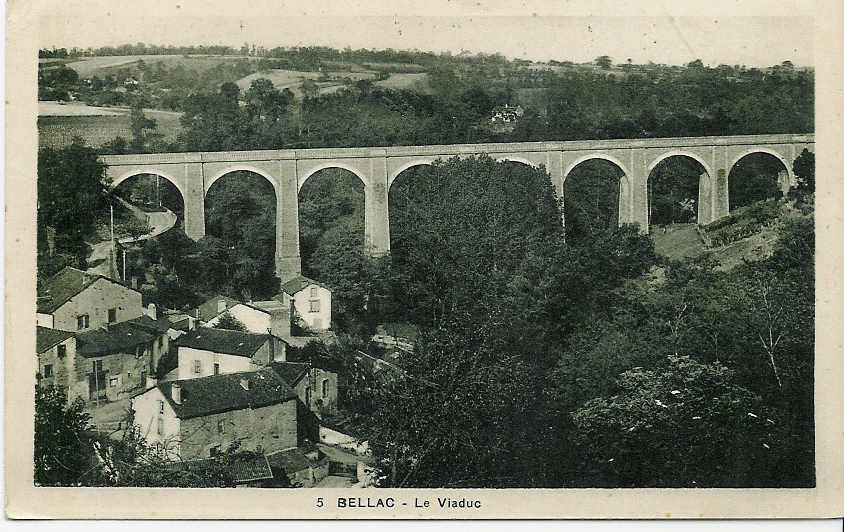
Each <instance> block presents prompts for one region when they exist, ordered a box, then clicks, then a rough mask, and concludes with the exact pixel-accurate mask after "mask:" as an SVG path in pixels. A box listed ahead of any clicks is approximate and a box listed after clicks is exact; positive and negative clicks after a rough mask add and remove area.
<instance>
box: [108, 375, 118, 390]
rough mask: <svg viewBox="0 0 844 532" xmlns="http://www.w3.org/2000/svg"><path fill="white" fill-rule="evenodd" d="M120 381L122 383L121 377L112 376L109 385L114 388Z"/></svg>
mask: <svg viewBox="0 0 844 532" xmlns="http://www.w3.org/2000/svg"><path fill="white" fill-rule="evenodd" d="M119 383H120V379H118V378H117V377H111V378H109V379H108V385H109V386H111V387H112V388H114V387H115V386H117V385H118V384H119Z"/></svg>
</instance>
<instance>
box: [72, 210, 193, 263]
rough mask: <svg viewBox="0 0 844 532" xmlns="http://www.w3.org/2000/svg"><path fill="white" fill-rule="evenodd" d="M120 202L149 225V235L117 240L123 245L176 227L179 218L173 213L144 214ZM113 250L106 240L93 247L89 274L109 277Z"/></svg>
mask: <svg viewBox="0 0 844 532" xmlns="http://www.w3.org/2000/svg"><path fill="white" fill-rule="evenodd" d="M117 201H119V202H120V203H121V204H122V205H123V206H124V207H126V208H127V209H128V210H129V211H130V212H131V213H132V214H133V215H134V216H135V217H136V218H138V219H139V220H146V221H147V223H148V225H149V229H150V231H149V233H147V234H145V235H142V236H140V237H137V238H133V237H128V236H127V237H123V238H119V237H118V239H117V241H118V242H119V243H121V244H131V243H133V242H140V241H141V240H146V239H148V238H152V237H155V236H158V235H160V234H161V233H164V232H165V231H168V230H170V229H172V228H173V226H175V225H176V221H177V217H176V214H175V213H174V212H173V211H170V210H166V211H164V212H144V211H142V210H141V209H139V208H138V207H136V206H135V205H132V204H131V203H129V202H128V201H126V200H124V199H123V198H120V197H118V198H117ZM110 250H111V242H109V241H108V240H104V241H102V242H98V243H96V244H94V245H92V246H91V255H90V256H89V257H88V264H94V266H92V267H90V268H88V273H94V274H99V275H109V263H108V257H109V251H110Z"/></svg>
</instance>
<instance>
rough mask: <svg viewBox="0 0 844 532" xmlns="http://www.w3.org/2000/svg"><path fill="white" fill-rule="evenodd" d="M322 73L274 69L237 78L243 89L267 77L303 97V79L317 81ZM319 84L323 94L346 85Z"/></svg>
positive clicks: (364, 75)
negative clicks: (301, 87)
mask: <svg viewBox="0 0 844 532" xmlns="http://www.w3.org/2000/svg"><path fill="white" fill-rule="evenodd" d="M320 75H321V73H320V72H303V71H298V70H281V69H274V70H270V71H265V72H256V73H254V74H250V75H248V76H246V77H245V78H240V79H239V80H237V86H238V87H240V89H241V90H246V89H248V88H249V85H250V84H251V83H252V81H253V80H256V79H259V78H265V79H268V80H270V81H272V83H273V85H274V86H275V88H276V89H278V90H284V89H290V90H291V91H293V94H295V95H296V97H297V98H301V97H302V91H301V90H300V88H299V86H300V85H301V84H302V81H304V80H306V79H312V80H314V81H316V80H317V79H318V78H319V77H320ZM326 75H327V76H328V77H330V78H335V79H336V78H339V79H342V78H349V79H351V80H353V81H358V80H361V79H372V78H374V77H375V73H374V72H345V71H340V72H326ZM317 85H318V86H319V91H320V93H322V94H327V93H330V92H334V91H336V90H339V89H340V88H341V87H343V86H344V85H343V83H342V82H340V81H319V82H317Z"/></svg>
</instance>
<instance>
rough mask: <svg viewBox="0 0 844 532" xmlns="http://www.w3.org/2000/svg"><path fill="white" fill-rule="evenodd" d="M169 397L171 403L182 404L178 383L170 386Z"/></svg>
mask: <svg viewBox="0 0 844 532" xmlns="http://www.w3.org/2000/svg"><path fill="white" fill-rule="evenodd" d="M170 396H171V397H172V398H173V402H174V403H176V404H177V405H180V404H182V385H181V384H179V383H178V382H173V383H172V384H171V385H170Z"/></svg>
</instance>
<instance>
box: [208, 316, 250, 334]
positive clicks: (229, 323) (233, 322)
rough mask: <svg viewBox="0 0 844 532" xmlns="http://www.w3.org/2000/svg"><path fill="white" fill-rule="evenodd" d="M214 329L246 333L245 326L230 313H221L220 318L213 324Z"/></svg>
mask: <svg viewBox="0 0 844 532" xmlns="http://www.w3.org/2000/svg"><path fill="white" fill-rule="evenodd" d="M214 328H215V329H227V330H229V331H241V332H246V330H247V329H246V325H244V323H243V322H242V321H240V320H239V319H237V318H236V317H235V316H233V315H232V313H231V312H228V311H226V312H223V313H222V314H220V318H219V319H218V320H217V323H215V324H214Z"/></svg>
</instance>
